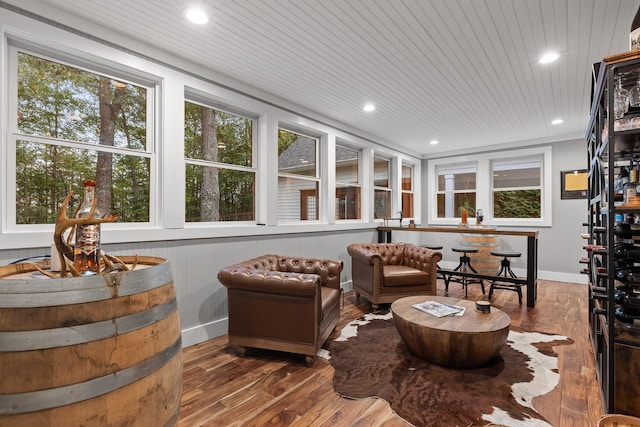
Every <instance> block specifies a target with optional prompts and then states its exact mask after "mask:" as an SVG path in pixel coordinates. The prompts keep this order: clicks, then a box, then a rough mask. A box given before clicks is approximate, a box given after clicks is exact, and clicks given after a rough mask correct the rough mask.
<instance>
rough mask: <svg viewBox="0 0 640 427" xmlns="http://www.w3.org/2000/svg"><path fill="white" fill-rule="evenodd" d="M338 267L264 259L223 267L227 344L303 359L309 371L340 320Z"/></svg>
mask: <svg viewBox="0 0 640 427" xmlns="http://www.w3.org/2000/svg"><path fill="white" fill-rule="evenodd" d="M342 267H343V263H342V261H334V260H328V259H316V258H301V257H289V256H279V255H264V256H261V257H258V258H254V259H252V260H249V261H245V262H241V263H238V264H235V265H232V266H229V267H225V268H223V269H222V270H220V271H219V272H218V280H220V283H222V284H223V285H224V286H225V287H226V288H227V291H228V296H229V297H228V302H229V344H231V345H235V346H238V349H239V352H240V354H241V355H243V354H244V353H245V352H246V348H247V347H255V348H262V349H268V350H278V351H286V352H290V353H298V354H304V355H305V361H306V363H307V365H309V366H310V365H312V364H313V361H314V360H315V355H316V353H317V352H318V350H319V349H320V347H321V346H322V344H323V343H324V342H325V341H326V339H327V338H328V337H329V334H331V332H332V331H333V330H334V329H335V327H336V324H337V323H338V320H339V318H340V295H341V293H342V289H341V288H340V272H341V271H342Z"/></svg>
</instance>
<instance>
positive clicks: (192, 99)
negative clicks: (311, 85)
mask: <svg viewBox="0 0 640 427" xmlns="http://www.w3.org/2000/svg"><path fill="white" fill-rule="evenodd" d="M184 101H185V102H189V103H191V104H196V105H200V106H202V107H206V108H211V109H214V110H216V111H221V112H223V113H227V114H233V115H234V116H239V117H242V118H244V119H248V120H251V122H252V125H251V128H252V132H251V165H249V166H243V165H234V164H232V163H223V162H212V161H208V160H202V159H192V158H188V157H184V154H185V153H184V146H183V150H182V154H183V158H184V163H185V165H194V166H202V167H213V168H217V169H226V170H237V171H242V172H250V173H253V174H254V189H253V191H254V195H253V197H254V199H253V217H254V220H253V221H204V222H199V221H198V222H187V221H186V218H185V219H184V221H185V222H184V226H185V228H189V227H201V226H202V224H207V225H209V226H214V227H232V226H237V225H247V224H256V223H257V222H258V187H259V183H258V178H259V174H258V168H257V167H256V165H257V164H259V163H258V159H257V154H258V150H257V145H258V120H257V118H256V117H255V116H254V115H252V114H250V113H246V112H241V111H238V110H235V109H233V108H229V107H228V106H225V105H222V104H219V103H216V102H215V101H213V100H211V101H209V100H208V99H207V98H206V97H205V98H203V96H202V95H198V94H195V93H192V92H190V91H188V90H187V91H186V93H185V97H184ZM183 125H184V121H183Z"/></svg>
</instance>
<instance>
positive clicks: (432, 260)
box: [403, 244, 442, 274]
mask: <svg viewBox="0 0 640 427" xmlns="http://www.w3.org/2000/svg"><path fill="white" fill-rule="evenodd" d="M441 259H442V253H441V252H438V251H434V250H431V249H428V248H424V247H420V246H416V245H413V244H406V245H405V257H404V260H403V264H404V265H406V266H407V267H412V268H416V269H418V270H422V271H424V272H425V273H429V274H436V272H437V269H438V267H437V264H438V262H439V261H440V260H441Z"/></svg>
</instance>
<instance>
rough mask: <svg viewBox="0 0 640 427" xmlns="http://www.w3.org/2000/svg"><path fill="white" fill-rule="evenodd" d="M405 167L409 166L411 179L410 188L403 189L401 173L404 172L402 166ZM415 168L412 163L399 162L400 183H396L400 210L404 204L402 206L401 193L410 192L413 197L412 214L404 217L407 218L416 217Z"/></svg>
mask: <svg viewBox="0 0 640 427" xmlns="http://www.w3.org/2000/svg"><path fill="white" fill-rule="evenodd" d="M405 167H407V168H409V175H410V179H411V188H410V189H409V190H405V189H404V188H402V187H403V182H402V180H403V177H404V176H403V173H404V168H405ZM415 172H416V168H415V166H414V165H412V164H410V163H404V162H402V163H400V185H398V189H399V190H400V211H403V208H404V206H402V201H403V195H404V194H411V195H412V199H413V208H412V210H413V215H412V216H409V217H406V218H407V219H414V218H415V217H416V193H415V188H416V173H415Z"/></svg>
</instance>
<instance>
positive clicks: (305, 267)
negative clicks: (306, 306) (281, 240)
mask: <svg viewBox="0 0 640 427" xmlns="http://www.w3.org/2000/svg"><path fill="white" fill-rule="evenodd" d="M343 266H344V264H343V262H342V261H340V260H332V259H322V258H303V257H292V256H280V257H278V270H280V271H283V272H289V273H300V274H312V275H318V276H319V277H320V284H321V285H322V286H327V287H330V288H334V289H340V272H342V268H343Z"/></svg>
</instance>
